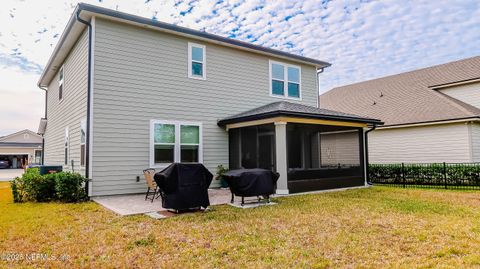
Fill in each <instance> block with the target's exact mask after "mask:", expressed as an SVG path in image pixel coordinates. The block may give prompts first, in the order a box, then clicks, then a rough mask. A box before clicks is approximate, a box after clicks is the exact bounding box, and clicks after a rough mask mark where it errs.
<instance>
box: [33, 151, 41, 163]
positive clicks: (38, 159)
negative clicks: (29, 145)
mask: <svg viewBox="0 0 480 269" xmlns="http://www.w3.org/2000/svg"><path fill="white" fill-rule="evenodd" d="M34 153H35V159H34V161H33V163H35V164H41V163H42V150H41V149H36V150H34Z"/></svg>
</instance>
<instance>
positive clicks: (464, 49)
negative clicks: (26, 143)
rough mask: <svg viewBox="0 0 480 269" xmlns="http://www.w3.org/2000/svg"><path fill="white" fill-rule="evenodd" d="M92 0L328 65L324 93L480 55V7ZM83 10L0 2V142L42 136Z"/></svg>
mask: <svg viewBox="0 0 480 269" xmlns="http://www.w3.org/2000/svg"><path fill="white" fill-rule="evenodd" d="M84 2H86V3H92V4H96V5H100V6H104V7H108V8H113V9H117V10H119V11H124V12H129V13H133V14H136V15H140V16H144V17H148V18H152V19H155V20H160V21H165V22H169V23H174V24H178V25H182V26H186V27H190V28H194V29H198V30H204V31H207V32H210V33H215V34H219V35H222V36H226V37H231V38H236V39H240V40H244V41H248V42H253V43H255V44H258V45H263V46H267V47H271V48H276V49H281V50H285V51H289V52H293V53H298V54H302V55H304V56H308V57H313V58H317V59H320V60H325V61H328V62H330V63H332V64H333V66H332V67H330V68H328V69H327V70H326V71H325V72H324V73H323V74H322V75H321V86H320V87H321V89H320V91H321V92H325V91H327V90H329V89H331V88H333V87H336V86H341V85H345V84H350V83H354V82H358V81H362V80H367V79H372V78H377V77H382V76H385V75H389V74H395V73H400V72H404V71H409V70H413V69H417V68H421V67H426V66H430V65H435V64H440V63H445V62H449V61H453V60H457V59H462V58H467V57H471V56H475V55H480V1H478V0H460V1H451V0H431V1H427V0H415V1H408V0H397V1H394V0H391V1H369V0H346V1H336V0H334V1H329V0H305V1H290V0H288V1H287V0H283V1H282V0H276V1H261V0H232V1H229V0H225V1H222V0H213V1H211V0H205V1H199V2H197V1H181V0H175V1H173V0H151V1H149V0H138V1H137V0H129V1H126V0H92V1H88V0H86V1H84ZM76 3H77V1H65V0H58V1H54V0H50V1H47V0H44V1H38V0H24V1H20V0H17V1H13V0H2V6H1V9H0V81H1V83H0V115H1V116H0V135H5V134H8V133H10V132H14V131H17V130H20V129H25V128H29V129H32V130H36V129H37V126H38V121H39V119H40V117H41V116H42V115H43V101H44V95H43V92H42V91H41V90H40V89H38V88H37V87H36V82H37V80H38V77H39V75H40V72H41V71H42V68H43V67H44V65H45V63H46V62H47V60H48V57H49V56H50V54H51V52H52V50H53V48H54V46H55V45H56V43H57V42H58V39H59V36H60V35H61V33H62V31H63V29H64V27H65V25H66V23H67V21H68V18H69V17H70V14H71V13H72V11H73V10H74V8H75V5H76Z"/></svg>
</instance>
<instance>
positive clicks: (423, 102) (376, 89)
mask: <svg viewBox="0 0 480 269" xmlns="http://www.w3.org/2000/svg"><path fill="white" fill-rule="evenodd" d="M477 78H480V56H476V57H472V58H468V59H464V60H459V61H455V62H450V63H446V64H441V65H437V66H432V67H428V68H423V69H419V70H414V71H410V72H406V73H401V74H397V75H392V76H387V77H383V78H379V79H374V80H369V81H365V82H360V83H356V84H351V85H347V86H342V87H337V88H333V89H332V90H330V91H328V92H326V93H324V94H322V95H321V96H320V107H322V108H326V109H333V110H338V111H343V112H346V113H352V114H357V115H361V116H364V117H371V118H377V119H380V120H382V121H383V122H384V123H385V126H388V125H401V124H412V123H423V122H435V121H445V120H454V119H465V118H476V117H480V109H478V108H476V107H473V106H471V105H468V104H466V103H464V102H462V101H459V100H456V99H454V98H452V97H449V96H447V95H445V94H443V93H441V92H440V91H438V90H435V89H433V88H432V86H435V85H442V84H448V83H453V82H457V81H466V80H473V79H477Z"/></svg>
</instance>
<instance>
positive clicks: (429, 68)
mask: <svg viewBox="0 0 480 269" xmlns="http://www.w3.org/2000/svg"><path fill="white" fill-rule="evenodd" d="M475 58H480V55H477V56H473V57H468V58H463V59H459V60H455V61H452V62H446V63H441V64H437V65H432V66H427V67H422V68H418V69H413V70H409V71H405V72H401V73H396V74H391V75H387V76H383V77H377V78H372V79H368V80H363V81H359V82H354V83H350V84H345V85H341V86H338V87H334V88H331V89H330V90H328V91H326V92H324V93H323V94H321V95H324V94H326V93H328V92H329V91H331V90H334V89H338V88H343V87H349V86H352V85H359V84H363V83H371V82H373V81H376V80H384V79H390V78H392V77H396V76H403V75H407V74H411V73H415V72H419V71H425V70H431V69H435V68H439V67H441V66H446V65H450V64H456V63H459V62H462V61H468V60H472V59H475ZM427 86H430V85H427Z"/></svg>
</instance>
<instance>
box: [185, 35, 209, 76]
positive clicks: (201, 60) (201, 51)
mask: <svg viewBox="0 0 480 269" xmlns="http://www.w3.org/2000/svg"><path fill="white" fill-rule="evenodd" d="M205 51H206V47H205V46H204V45H200V44H195V43H190V42H188V77H189V78H194V79H203V80H205V79H207V57H206V53H205Z"/></svg>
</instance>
